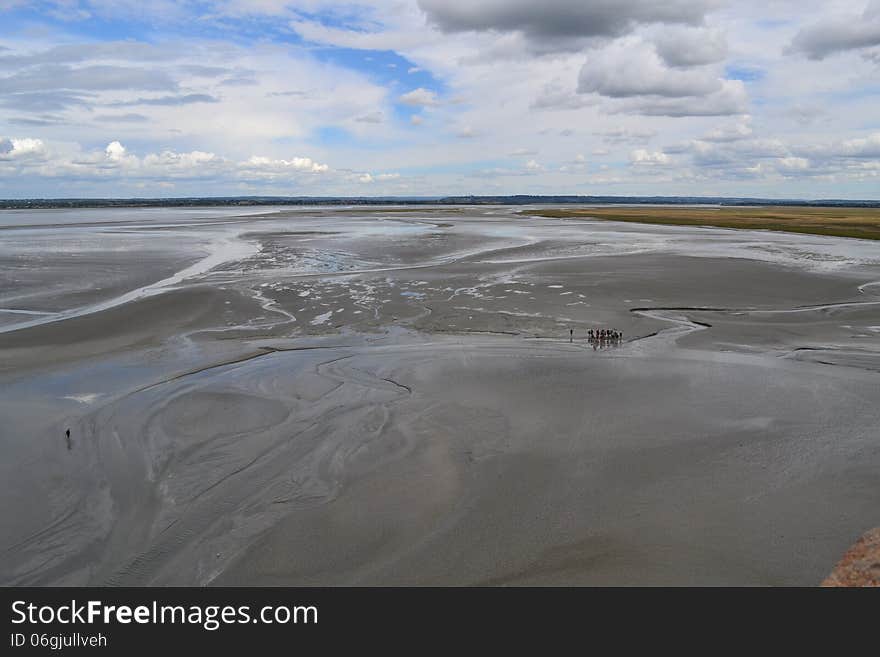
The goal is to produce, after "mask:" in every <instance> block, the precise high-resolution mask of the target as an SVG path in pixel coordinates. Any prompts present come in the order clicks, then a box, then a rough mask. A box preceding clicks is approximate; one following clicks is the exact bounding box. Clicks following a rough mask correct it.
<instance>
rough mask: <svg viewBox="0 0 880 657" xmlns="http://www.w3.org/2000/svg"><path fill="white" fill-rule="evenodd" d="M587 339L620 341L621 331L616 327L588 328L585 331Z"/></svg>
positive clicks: (593, 340)
mask: <svg viewBox="0 0 880 657" xmlns="http://www.w3.org/2000/svg"><path fill="white" fill-rule="evenodd" d="M587 340H589V341H590V342H621V341H622V340H623V331H618V330H617V329H590V330H589V331H587Z"/></svg>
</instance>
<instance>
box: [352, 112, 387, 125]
mask: <svg viewBox="0 0 880 657" xmlns="http://www.w3.org/2000/svg"><path fill="white" fill-rule="evenodd" d="M384 120H385V115H384V114H382V112H370V113H369V114H364V115H362V116H359V117H357V118H356V119H355V121H356V122H357V123H382V122H383V121H384Z"/></svg>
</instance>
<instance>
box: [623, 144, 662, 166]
mask: <svg viewBox="0 0 880 657" xmlns="http://www.w3.org/2000/svg"><path fill="white" fill-rule="evenodd" d="M629 159H630V162H632V163H633V164H634V165H636V166H656V165H658V164H669V163H670V162H671V161H672V158H670V157H669V156H668V155H667V154H666V153H664V152H663V151H653V152H651V151H647V150H645V149H644V148H638V149H636V150H634V151H632V152H631V153H630V154H629Z"/></svg>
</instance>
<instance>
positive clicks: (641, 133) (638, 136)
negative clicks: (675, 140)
mask: <svg viewBox="0 0 880 657" xmlns="http://www.w3.org/2000/svg"><path fill="white" fill-rule="evenodd" d="M593 134H594V135H596V136H597V137H601V138H602V141H604V142H605V143H609V144H626V143H632V142H644V141H647V140H648V139H652V138H654V137H655V136H657V132H656V131H655V130H645V129H641V130H633V129H631V128H623V127H617V128H611V129H610V130H604V131H597V132H594V133H593Z"/></svg>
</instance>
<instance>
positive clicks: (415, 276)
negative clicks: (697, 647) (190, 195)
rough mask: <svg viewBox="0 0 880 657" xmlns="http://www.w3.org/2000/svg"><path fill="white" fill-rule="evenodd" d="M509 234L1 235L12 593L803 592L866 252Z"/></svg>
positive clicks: (389, 217) (485, 230) (569, 230)
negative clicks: (275, 588) (76, 588)
mask: <svg viewBox="0 0 880 657" xmlns="http://www.w3.org/2000/svg"><path fill="white" fill-rule="evenodd" d="M522 210H523V208H522V207H507V206H480V207H468V206H460V207H454V208H449V207H443V208H432V207H419V208H417V209H413V208H407V209H406V210H405V211H401V209H400V208H395V207H387V208H383V207H378V208H356V207H351V208H327V207H324V208H307V207H304V208H295V209H291V208H260V209H259V211H254V210H253V209H251V210H249V211H246V210H244V209H241V208H217V209H212V208H199V209H198V210H191V209H185V208H165V209H149V210H145V209H122V208H112V209H101V210H48V211H44V210H41V211H24V210H17V211H0V390H2V395H0V419H2V421H0V448H2V450H3V459H2V463H0V468H2V475H0V486H2V495H0V527H2V530H0V536H2V539H3V551H4V559H3V563H2V565H0V582H2V583H3V584H5V585H38V586H39V585H108V584H114V585H135V586H152V585H211V584H217V585H222V584H234V585H245V584H253V585H306V584H308V585H569V584H575V585H686V584H695V585H814V584H818V583H819V582H820V581H821V580H822V579H823V578H824V577H825V575H827V573H828V572H829V571H830V569H831V568H832V567H833V565H834V564H835V562H836V561H837V560H838V558H839V557H840V556H841V555H842V554H843V553H844V552H845V551H846V549H847V548H848V547H849V546H850V545H851V544H852V543H853V541H854V540H855V539H856V538H857V537H858V536H859V535H861V534H862V533H863V532H864V531H865V530H867V529H869V528H871V527H875V526H877V525H878V524H880V515H878V509H880V385H878V383H880V243H878V242H876V241H873V240H868V239H849V238H846V237H836V236H829V235H811V234H791V233H784V232H767V231H761V230H725V229H723V228H707V227H702V226H687V225H684V226H678V225H650V224H643V223H630V222H629V221H614V220H608V219H591V218H590V216H589V210H588V209H586V208H584V209H583V213H581V214H579V215H578V218H577V220H571V219H570V218H566V217H561V216H555V215H553V216H540V215H541V214H545V215H546V214H551V215H552V213H549V212H548V211H547V208H541V207H535V208H527V213H522V212H521V211H522ZM615 211H616V212H619V211H620V210H619V209H615ZM676 211H677V210H676V209H673V208H666V209H664V212H673V213H674V212H676ZM682 212H684V210H682ZM670 223H672V222H670ZM746 228H748V227H746ZM591 329H594V330H595V329H616V330H618V331H621V332H622V333H623V339H622V340H621V341H620V342H615V343H611V344H609V343H602V344H597V343H595V342H590V341H589V340H588V339H587V336H588V331H589V330H591ZM68 429H69V430H70V438H69V439H68V438H67V436H66V433H65V432H66V430H68Z"/></svg>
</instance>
